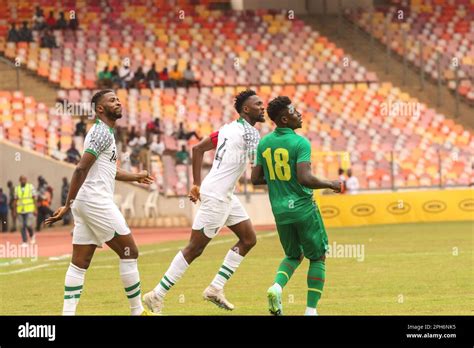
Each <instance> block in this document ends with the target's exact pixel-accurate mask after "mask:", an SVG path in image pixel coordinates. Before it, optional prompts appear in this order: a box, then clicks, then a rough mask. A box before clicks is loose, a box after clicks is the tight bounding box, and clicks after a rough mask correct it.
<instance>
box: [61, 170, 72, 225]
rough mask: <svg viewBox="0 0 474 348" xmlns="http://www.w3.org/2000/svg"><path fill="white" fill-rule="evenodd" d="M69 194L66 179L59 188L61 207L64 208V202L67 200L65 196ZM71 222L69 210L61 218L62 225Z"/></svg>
mask: <svg viewBox="0 0 474 348" xmlns="http://www.w3.org/2000/svg"><path fill="white" fill-rule="evenodd" d="M68 192H69V183H68V181H67V178H66V177H64V178H63V186H62V187H61V205H62V206H65V205H66V200H67V194H68ZM70 222H71V210H69V211H68V212H67V213H66V214H65V215H64V216H63V225H69V223H70Z"/></svg>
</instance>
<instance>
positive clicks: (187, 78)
mask: <svg viewBox="0 0 474 348" xmlns="http://www.w3.org/2000/svg"><path fill="white" fill-rule="evenodd" d="M183 81H184V86H185V87H186V88H189V87H190V86H196V87H198V88H199V87H200V85H199V81H197V80H196V77H195V76H194V72H193V70H192V69H191V64H190V63H188V64H187V65H186V69H185V70H184V72H183Z"/></svg>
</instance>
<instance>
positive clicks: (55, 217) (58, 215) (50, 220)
mask: <svg viewBox="0 0 474 348" xmlns="http://www.w3.org/2000/svg"><path fill="white" fill-rule="evenodd" d="M68 210H69V206H63V207H59V208H58V210H56V211H55V212H54V214H53V215H52V216H50V217H49V218H47V219H46V220H45V221H44V225H45V226H48V225H52V224H54V223H55V222H56V221H59V220H62V218H63V216H64V215H65V214H66V213H67V211H68Z"/></svg>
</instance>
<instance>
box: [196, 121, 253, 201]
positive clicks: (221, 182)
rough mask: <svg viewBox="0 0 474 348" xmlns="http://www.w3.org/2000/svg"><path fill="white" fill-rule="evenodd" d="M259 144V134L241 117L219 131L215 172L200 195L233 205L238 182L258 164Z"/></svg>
mask: <svg viewBox="0 0 474 348" xmlns="http://www.w3.org/2000/svg"><path fill="white" fill-rule="evenodd" d="M259 141H260V134H259V133H258V130H257V129H256V128H255V127H253V126H252V125H250V123H248V122H247V121H245V120H244V119H243V118H242V117H240V118H239V119H238V120H236V121H233V122H231V123H229V124H226V125H224V126H223V127H222V128H221V129H219V137H218V141H217V147H216V154H215V157H214V161H213V163H212V168H211V170H210V172H209V174H207V176H206V177H205V178H204V180H203V182H202V184H201V189H200V192H201V193H202V194H205V195H208V196H211V197H215V198H217V199H220V200H222V201H226V202H230V201H231V200H232V195H233V194H234V190H235V185H236V183H237V180H239V178H240V176H241V175H242V173H243V172H244V170H245V168H246V167H247V164H248V163H249V162H251V163H252V164H253V162H254V160H255V154H256V151H257V145H258V142H259Z"/></svg>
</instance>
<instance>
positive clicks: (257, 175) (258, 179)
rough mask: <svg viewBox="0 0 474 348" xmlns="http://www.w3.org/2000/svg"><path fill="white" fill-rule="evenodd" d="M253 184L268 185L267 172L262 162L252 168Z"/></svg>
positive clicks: (251, 178)
mask: <svg viewBox="0 0 474 348" xmlns="http://www.w3.org/2000/svg"><path fill="white" fill-rule="evenodd" d="M250 180H251V181H252V185H266V184H267V180H265V174H264V172H263V167H262V165H261V164H257V165H256V166H255V167H253V168H252V175H251V177H250Z"/></svg>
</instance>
